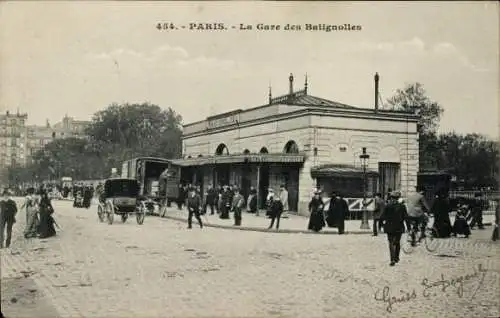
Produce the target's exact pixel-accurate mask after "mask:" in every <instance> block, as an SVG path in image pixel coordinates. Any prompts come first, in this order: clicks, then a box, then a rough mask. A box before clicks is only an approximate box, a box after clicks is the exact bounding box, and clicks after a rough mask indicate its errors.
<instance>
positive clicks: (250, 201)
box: [247, 186, 257, 213]
mask: <svg viewBox="0 0 500 318" xmlns="http://www.w3.org/2000/svg"><path fill="white" fill-rule="evenodd" d="M247 212H248V213H255V212H257V190H255V188H254V187H253V186H252V187H250V194H249V195H248V198H247Z"/></svg>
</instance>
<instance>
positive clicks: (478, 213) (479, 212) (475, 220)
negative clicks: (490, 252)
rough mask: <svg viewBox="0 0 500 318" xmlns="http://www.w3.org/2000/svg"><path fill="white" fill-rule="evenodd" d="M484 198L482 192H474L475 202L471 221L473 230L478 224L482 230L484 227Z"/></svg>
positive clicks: (472, 207)
mask: <svg viewBox="0 0 500 318" xmlns="http://www.w3.org/2000/svg"><path fill="white" fill-rule="evenodd" d="M483 206H484V203H483V200H482V198H481V192H476V193H475V194H474V203H472V206H471V216H472V222H471V223H470V229H471V230H472V229H473V228H474V227H475V226H476V224H477V226H478V227H479V229H480V230H483V229H484V225H483Z"/></svg>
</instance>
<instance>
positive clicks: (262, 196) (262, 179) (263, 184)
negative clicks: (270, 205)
mask: <svg viewBox="0 0 500 318" xmlns="http://www.w3.org/2000/svg"><path fill="white" fill-rule="evenodd" d="M259 183H260V184H259V202H260V208H261V209H265V208H266V198H267V190H268V189H269V166H268V165H263V166H261V167H260V176H259Z"/></svg>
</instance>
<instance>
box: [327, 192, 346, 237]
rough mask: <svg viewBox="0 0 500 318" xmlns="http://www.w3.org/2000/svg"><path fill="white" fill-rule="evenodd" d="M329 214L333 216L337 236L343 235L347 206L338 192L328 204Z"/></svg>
mask: <svg viewBox="0 0 500 318" xmlns="http://www.w3.org/2000/svg"><path fill="white" fill-rule="evenodd" d="M330 206H331V211H332V212H331V213H332V215H333V219H334V223H335V226H336V227H337V228H338V230H339V234H344V233H345V219H346V217H347V216H348V215H349V205H347V201H346V200H344V197H343V196H342V194H341V193H340V192H337V193H336V197H335V198H332V200H331V202H330Z"/></svg>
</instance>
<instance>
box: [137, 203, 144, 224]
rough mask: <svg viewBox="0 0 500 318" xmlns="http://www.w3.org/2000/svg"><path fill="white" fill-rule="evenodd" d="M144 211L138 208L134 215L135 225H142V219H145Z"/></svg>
mask: <svg viewBox="0 0 500 318" xmlns="http://www.w3.org/2000/svg"><path fill="white" fill-rule="evenodd" d="M145 212H146V211H145V210H144V209H143V208H142V207H141V208H139V210H138V211H136V213H135V218H136V220H137V224H139V225H142V223H144V218H145V214H146V213H145Z"/></svg>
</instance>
